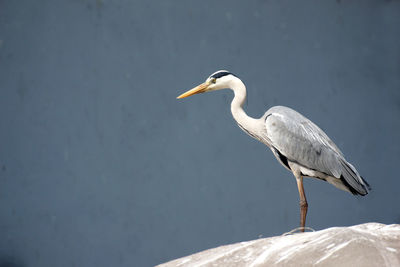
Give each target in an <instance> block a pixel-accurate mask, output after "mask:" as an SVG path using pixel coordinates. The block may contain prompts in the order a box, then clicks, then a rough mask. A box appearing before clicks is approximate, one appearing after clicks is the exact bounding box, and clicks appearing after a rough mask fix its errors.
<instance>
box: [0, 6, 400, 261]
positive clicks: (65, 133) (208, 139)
mask: <svg viewBox="0 0 400 267" xmlns="http://www.w3.org/2000/svg"><path fill="white" fill-rule="evenodd" d="M219 69H227V70H230V71H231V72H233V73H234V74H236V75H237V76H238V77H240V78H241V79H242V80H243V81H244V83H245V84H246V85H247V89H248V101H247V105H246V106H245V109H246V111H247V112H248V114H249V115H250V116H253V117H260V116H261V115H262V114H264V112H265V111H266V110H267V109H268V108H269V107H271V106H274V105H286V106H289V107H292V108H294V109H296V110H297V111H299V112H301V113H302V114H304V115H305V116H307V117H308V118H310V119H311V120H312V121H314V122H315V123H316V124H317V125H319V126H320V127H321V128H322V129H323V130H324V131H326V132H327V134H328V135H329V136H330V137H331V138H332V139H333V141H334V142H336V144H337V145H338V146H339V148H341V150H342V151H343V152H344V154H345V155H346V158H347V159H348V160H349V161H350V162H352V163H353V164H354V165H355V166H356V167H357V169H358V170H359V172H360V173H361V175H362V176H363V177H365V179H366V180H367V181H368V182H369V183H370V184H371V186H372V188H373V191H372V192H371V193H370V194H369V195H368V196H366V197H354V196H352V195H351V194H349V193H346V192H343V191H340V190H338V189H336V188H335V187H333V186H331V185H329V184H328V183H325V182H321V181H318V180H314V179H313V180H310V179H306V180H305V190H306V194H307V198H308V201H309V212H308V217H307V226H309V227H312V228H314V229H316V230H320V229H324V228H327V227H334V226H349V225H355V224H361V223H366V222H380V223H385V224H392V223H400V210H399V208H398V204H399V202H400V194H399V186H400V180H399V177H398V176H399V173H398V167H399V164H400V141H399V136H400V2H399V1H316V0H314V1H282V0H279V1H278V0H271V1H260V0H259V1H228V0H226V1H184V0H179V1H172V0H169V1H127V0H121V1H112V0H69V1H54V0H51V1H50V0H42V1H26V0H20V1H11V0H0V90H1V94H0V237H1V238H0V266H11V267H15V266H152V265H156V264H159V263H162V262H165V261H169V260H172V259H175V258H177V257H182V256H185V255H188V254H191V253H194V252H198V251H201V250H204V249H207V248H212V247H216V246H220V245H224V244H229V243H234V242H240V241H246V240H252V239H256V238H259V237H269V236H274V235H280V234H282V233H285V232H288V231H290V230H292V229H293V228H296V227H297V226H298V225H299V203H298V192H297V187H296V183H295V179H294V178H293V176H292V174H291V173H290V172H288V171H287V170H285V169H284V168H283V167H282V166H281V165H280V164H279V163H278V162H277V161H276V159H275V158H274V156H273V155H272V153H271V151H270V150H269V149H268V148H267V147H266V146H265V145H263V144H261V143H259V142H257V141H256V140H254V139H252V138H250V137H248V136H247V135H246V134H245V133H243V132H242V131H241V130H240V129H239V128H238V127H237V125H236V123H235V121H234V120H233V118H232V115H231V113H230V106H229V105H230V101H231V99H232V97H233V94H232V92H231V91H229V90H222V91H218V92H214V93H209V94H202V95H197V96H194V97H191V98H188V99H184V100H179V101H178V100H176V96H178V95H179V94H181V93H183V92H184V91H186V90H188V89H190V88H192V87H193V86H195V85H197V84H199V83H201V82H203V81H204V80H205V79H206V78H207V77H208V75H210V74H211V73H213V72H214V71H216V70H219Z"/></svg>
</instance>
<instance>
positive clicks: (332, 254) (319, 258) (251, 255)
mask: <svg viewBox="0 0 400 267" xmlns="http://www.w3.org/2000/svg"><path fill="white" fill-rule="evenodd" d="M158 266H159V267H172V266H181V267H182V266H230V267H231V266H296V267H297V266H335V267H337V266H353V267H356V266H363V267H367V266H400V225H399V224H392V225H384V224H379V223H367V224H361V225H356V226H351V227H333V228H328V229H325V230H321V231H316V232H306V233H297V234H293V235H284V236H276V237H270V238H263V239H257V240H253V241H247V242H241V243H237V244H232V245H226V246H221V247H217V248H213V249H209V250H205V251H202V252H199V253H196V254H193V255H190V256H187V257H183V258H180V259H176V260H173V261H170V262H167V263H164V264H161V265H158Z"/></svg>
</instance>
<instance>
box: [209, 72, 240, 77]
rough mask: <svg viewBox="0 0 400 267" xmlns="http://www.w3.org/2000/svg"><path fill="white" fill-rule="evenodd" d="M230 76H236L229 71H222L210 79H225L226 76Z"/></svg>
mask: <svg viewBox="0 0 400 267" xmlns="http://www.w3.org/2000/svg"><path fill="white" fill-rule="evenodd" d="M229 74H231V75H233V76H235V75H234V74H232V73H230V72H228V71H220V72H217V73H215V74H214V75H211V77H210V78H215V79H218V78H221V77H224V76H226V75H229Z"/></svg>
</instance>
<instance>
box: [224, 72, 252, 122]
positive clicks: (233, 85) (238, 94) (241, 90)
mask: <svg viewBox="0 0 400 267" xmlns="http://www.w3.org/2000/svg"><path fill="white" fill-rule="evenodd" d="M229 87H230V89H232V90H233V92H234V93H235V97H234V98H233V100H232V103H231V112H232V115H233V118H234V119H235V120H236V121H237V123H238V124H239V125H240V126H241V127H243V128H245V129H252V128H253V127H252V125H254V123H255V122H256V119H253V118H251V117H249V116H247V114H246V112H245V111H244V110H243V104H244V101H245V100H246V86H245V85H244V84H243V82H242V81H241V80H240V79H238V78H236V79H233V80H231V81H230V84H229Z"/></svg>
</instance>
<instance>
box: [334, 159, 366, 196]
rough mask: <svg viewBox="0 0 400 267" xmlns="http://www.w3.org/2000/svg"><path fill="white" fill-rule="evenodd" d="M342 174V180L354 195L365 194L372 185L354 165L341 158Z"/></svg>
mask: <svg viewBox="0 0 400 267" xmlns="http://www.w3.org/2000/svg"><path fill="white" fill-rule="evenodd" d="M341 164H342V168H343V169H342V175H341V176H340V180H341V181H342V182H343V184H344V185H345V186H346V187H347V188H348V189H349V191H350V192H351V193H352V194H353V195H361V196H365V195H366V194H368V189H370V188H371V187H370V186H369V184H368V183H367V181H365V180H364V179H363V178H362V177H361V176H360V175H359V174H358V172H357V170H356V168H354V166H353V165H351V164H350V163H348V162H347V161H345V160H341Z"/></svg>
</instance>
